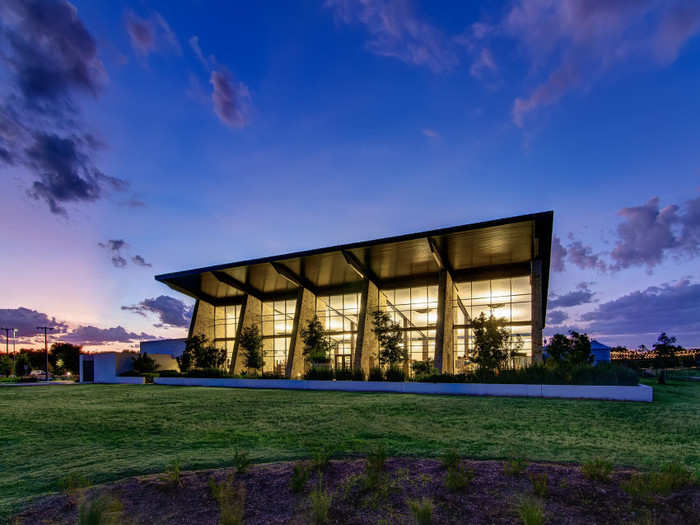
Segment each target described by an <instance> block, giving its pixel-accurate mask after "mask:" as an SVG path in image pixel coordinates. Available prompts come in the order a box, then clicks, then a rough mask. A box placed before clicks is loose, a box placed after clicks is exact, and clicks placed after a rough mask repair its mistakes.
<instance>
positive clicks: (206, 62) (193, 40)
mask: <svg viewBox="0 0 700 525" xmlns="http://www.w3.org/2000/svg"><path fill="white" fill-rule="evenodd" d="M187 42H188V43H189V44H190V47H191V48H192V52H193V53H194V56H196V57H197V60H199V61H200V63H201V64H202V66H204V69H206V70H209V69H210V68H211V67H212V66H213V65H215V64H216V58H215V57H214V56H213V55H211V56H210V57H209V59H207V58H206V57H205V56H204V53H202V48H201V47H200V46H199V37H198V36H197V35H194V36H191V37H190V38H189V40H188V41H187Z"/></svg>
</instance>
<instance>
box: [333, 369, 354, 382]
mask: <svg viewBox="0 0 700 525" xmlns="http://www.w3.org/2000/svg"><path fill="white" fill-rule="evenodd" d="M335 379H336V381H352V379H353V371H352V369H351V368H336V369H335Z"/></svg>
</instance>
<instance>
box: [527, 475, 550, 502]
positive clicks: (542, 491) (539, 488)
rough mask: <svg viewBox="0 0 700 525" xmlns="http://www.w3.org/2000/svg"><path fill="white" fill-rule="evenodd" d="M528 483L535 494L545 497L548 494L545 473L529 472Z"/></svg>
mask: <svg viewBox="0 0 700 525" xmlns="http://www.w3.org/2000/svg"><path fill="white" fill-rule="evenodd" d="M530 483H531V484H532V491H533V492H534V493H535V495H536V496H539V497H541V498H546V497H547V496H548V495H549V487H548V486H547V474H546V473H545V472H543V473H542V474H530Z"/></svg>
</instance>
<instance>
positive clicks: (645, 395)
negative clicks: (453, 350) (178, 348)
mask: <svg viewBox="0 0 700 525" xmlns="http://www.w3.org/2000/svg"><path fill="white" fill-rule="evenodd" d="M153 382H154V383H156V384H158V385H172V386H211V387H228V388H272V389H282V390H337V391H342V392H394V393H401V394H447V395H466V396H512V397H558V398H569V399H607V400H614V401H645V402H651V401H652V400H653V395H654V390H653V389H652V388H651V387H648V386H646V385H638V386H589V385H499V384H487V383H390V382H385V381H307V380H303V379H232V378H200V377H156V378H154V379H153Z"/></svg>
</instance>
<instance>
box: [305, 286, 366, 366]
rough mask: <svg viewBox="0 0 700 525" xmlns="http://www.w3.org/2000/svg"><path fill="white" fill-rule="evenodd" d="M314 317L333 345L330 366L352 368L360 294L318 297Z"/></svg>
mask: <svg viewBox="0 0 700 525" xmlns="http://www.w3.org/2000/svg"><path fill="white" fill-rule="evenodd" d="M316 315H318V319H319V320H320V321H321V323H322V324H323V327H324V329H325V330H326V331H327V332H328V335H329V336H330V338H331V339H332V341H333V343H334V347H333V350H332V355H331V364H332V366H333V367H335V368H352V362H353V358H354V356H355V344H356V341H357V324H358V321H359V317H360V294H359V293H347V294H339V295H322V296H319V297H317V299H316Z"/></svg>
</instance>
